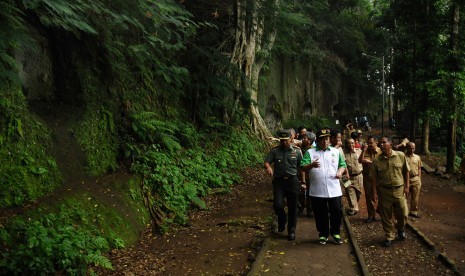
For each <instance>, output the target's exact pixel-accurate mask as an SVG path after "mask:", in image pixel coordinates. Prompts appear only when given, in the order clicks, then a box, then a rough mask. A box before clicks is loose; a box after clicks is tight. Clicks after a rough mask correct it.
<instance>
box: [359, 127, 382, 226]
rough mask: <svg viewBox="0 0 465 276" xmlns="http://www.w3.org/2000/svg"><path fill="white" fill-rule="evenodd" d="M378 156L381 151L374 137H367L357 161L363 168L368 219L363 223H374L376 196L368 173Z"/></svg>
mask: <svg viewBox="0 0 465 276" xmlns="http://www.w3.org/2000/svg"><path fill="white" fill-rule="evenodd" d="M380 154H381V149H380V148H378V144H377V139H376V137H375V136H368V139H367V144H365V145H363V147H362V153H361V154H360V157H359V159H358V161H359V162H360V163H362V166H363V190H364V191H365V202H366V205H367V212H368V217H367V219H365V222H373V221H376V208H377V204H378V199H377V196H376V189H374V188H373V181H372V179H371V177H370V176H369V173H370V168H371V165H372V163H373V160H375V158H376V157H377V156H378V155H380Z"/></svg>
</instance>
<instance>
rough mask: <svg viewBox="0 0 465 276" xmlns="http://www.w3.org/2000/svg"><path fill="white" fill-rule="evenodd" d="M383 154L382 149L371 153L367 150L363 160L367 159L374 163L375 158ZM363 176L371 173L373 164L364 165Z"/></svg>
mask: <svg viewBox="0 0 465 276" xmlns="http://www.w3.org/2000/svg"><path fill="white" fill-rule="evenodd" d="M380 154H381V149H380V148H378V147H376V149H375V151H373V152H371V151H368V150H366V151H365V155H364V156H363V159H367V160H370V161H372V162H373V160H375V158H376V157H377V156H378V155H380ZM362 165H363V174H366V175H368V174H369V173H370V168H371V164H367V163H363V164H362Z"/></svg>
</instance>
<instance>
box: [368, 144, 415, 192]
mask: <svg viewBox="0 0 465 276" xmlns="http://www.w3.org/2000/svg"><path fill="white" fill-rule="evenodd" d="M407 171H410V167H409V165H408V162H407V158H406V157H405V154H404V153H403V152H400V151H395V150H392V151H391V156H390V157H386V156H384V155H383V154H380V155H378V157H376V158H375V160H373V164H372V166H371V169H370V177H372V178H375V179H376V183H377V185H378V186H384V187H396V186H402V185H404V173H405V172H407Z"/></svg>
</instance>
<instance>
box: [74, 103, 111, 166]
mask: <svg viewBox="0 0 465 276" xmlns="http://www.w3.org/2000/svg"><path fill="white" fill-rule="evenodd" d="M76 137H77V139H78V142H79V144H80V145H81V147H82V148H83V149H84V152H85V155H86V158H87V170H88V173H89V174H90V175H99V174H103V173H105V172H107V171H108V170H115V169H116V167H117V163H116V160H117V154H118V146H119V143H118V140H117V137H118V136H117V134H116V131H115V127H114V119H113V115H112V113H111V112H109V111H106V110H105V109H103V108H101V109H96V110H88V111H87V112H86V114H85V115H84V119H83V120H82V122H81V123H79V124H78V125H77V126H76Z"/></svg>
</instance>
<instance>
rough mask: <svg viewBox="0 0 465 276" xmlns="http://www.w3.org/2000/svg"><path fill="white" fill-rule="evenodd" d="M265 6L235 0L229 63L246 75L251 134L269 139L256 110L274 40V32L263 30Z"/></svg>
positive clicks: (259, 2) (260, 2) (259, 1)
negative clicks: (234, 17) (233, 32)
mask: <svg viewBox="0 0 465 276" xmlns="http://www.w3.org/2000/svg"><path fill="white" fill-rule="evenodd" d="M264 3H270V2H269V1H266V2H265V1H264V0H255V1H253V0H237V6H236V8H237V23H236V42H235V45H234V50H233V53H232V56H231V63H233V64H236V65H237V66H238V67H239V69H241V70H242V71H243V72H244V74H245V78H246V80H245V81H246V83H245V87H246V89H247V90H248V92H249V93H250V97H251V100H252V104H251V105H250V107H249V114H250V116H251V124H252V128H253V131H254V132H255V133H256V134H257V135H259V137H261V138H266V137H269V136H271V132H270V131H269V129H268V127H267V126H266V124H265V121H264V120H263V118H262V116H261V115H260V112H259V109H258V104H257V100H258V79H259V76H260V71H261V69H262V68H263V65H264V64H265V62H266V61H267V59H268V58H269V56H270V52H271V48H272V47H273V44H274V41H275V38H276V31H275V30H268V29H266V28H267V26H265V17H264V15H263V12H262V11H261V8H262V6H263V5H264ZM273 4H274V5H276V6H277V5H278V4H279V0H274V3H273ZM248 8H249V10H247V9H248ZM257 53H260V55H257Z"/></svg>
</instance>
